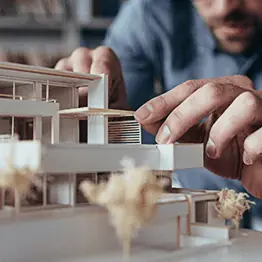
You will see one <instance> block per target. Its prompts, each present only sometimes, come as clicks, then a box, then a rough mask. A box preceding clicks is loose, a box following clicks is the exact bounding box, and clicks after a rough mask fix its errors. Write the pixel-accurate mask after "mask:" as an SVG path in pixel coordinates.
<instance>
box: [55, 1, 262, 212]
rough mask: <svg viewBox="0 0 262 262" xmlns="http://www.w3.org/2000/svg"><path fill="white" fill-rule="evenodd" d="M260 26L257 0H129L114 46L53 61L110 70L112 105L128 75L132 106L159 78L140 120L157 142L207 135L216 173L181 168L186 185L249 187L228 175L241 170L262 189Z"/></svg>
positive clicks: (111, 38)
mask: <svg viewBox="0 0 262 262" xmlns="http://www.w3.org/2000/svg"><path fill="white" fill-rule="evenodd" d="M261 32H262V3H261V0H191V1H190V0H173V1H172V0H161V1H159V0H129V1H127V3H126V4H125V5H124V7H123V8H122V10H121V11H120V13H119V15H118V17H117V18H116V20H115V22H114V23H113V25H112V26H111V28H110V30H109V31H108V35H107V37H106V39H105V45H107V46H108V47H110V48H111V49H109V48H108V47H99V48H97V49H95V50H89V49H85V48H80V49H77V50H76V51H75V52H73V54H72V55H71V56H70V57H69V58H64V59H62V60H61V61H60V62H59V63H58V64H57V66H56V68H57V69H66V70H74V71H81V72H91V73H107V74H109V77H110V83H111V87H110V101H109V102H110V106H111V107H123V106H124V105H125V104H126V98H125V97H124V94H123V89H124V82H125V85H126V91H127V99H128V102H129V105H130V106H131V107H132V108H133V109H135V110H136V109H138V108H139V107H140V106H142V105H143V104H144V103H146V102H147V101H148V100H149V99H150V98H151V97H153V96H154V81H155V80H156V79H158V80H160V82H161V84H162V86H163V89H164V90H163V91H164V92H166V93H164V94H163V95H161V96H159V97H157V98H156V99H153V100H150V101H149V102H147V103H146V104H145V105H144V106H142V107H141V108H139V110H138V111H137V112H136V118H137V120H138V121H139V122H141V124H142V125H143V127H144V129H145V130H147V131H148V132H150V133H151V134H154V135H155V134H156V141H157V142H158V143H173V142H175V141H185V142H205V143H206V144H207V146H206V154H205V167H207V168H208V169H209V170H210V171H211V172H214V173H215V174H218V175H219V176H216V175H214V174H212V173H210V172H208V171H207V170H202V169H198V170H194V171H193V170H190V171H187V170H186V171H183V172H182V171H180V172H178V180H179V182H180V183H181V184H182V186H184V187H190V188H206V189H221V188H222V187H230V188H235V189H236V190H243V188H242V186H241V183H239V182H237V181H234V180H228V179H226V180H225V179H224V178H223V177H228V178H233V179H236V178H237V179H238V180H240V181H241V182H242V185H243V186H244V188H245V189H247V190H248V191H249V192H250V193H252V194H253V195H254V196H256V197H259V198H262V184H261V183H262V181H261V178H260V172H261V170H262V169H261V166H262V162H261V153H262V139H261V137H262V129H261V126H262V125H261V123H262V106H261V105H262V100H261V97H262V95H261V92H262V91H261V92H259V91H257V90H259V89H260V90H262V54H261V51H262V45H261V41H262V37H261V36H262V34H261ZM112 50H113V51H114V52H112ZM115 54H116V55H115ZM117 57H118V58H119V60H120V63H119V61H118V59H117ZM120 64H121V65H120ZM121 68H122V71H121ZM234 75H245V76H247V77H248V78H245V77H243V76H234ZM227 76H228V77H227ZM211 78H212V79H211ZM190 79H198V80H191V81H187V80H190ZM86 92H87V90H85V89H82V90H80V93H81V94H86ZM207 116H209V119H208V121H206V122H202V124H201V125H196V124H197V123H198V122H199V121H201V120H203V119H204V118H205V117H207ZM151 142H152V140H151ZM257 203H258V206H259V204H261V203H260V201H257ZM254 210H256V211H257V210H258V207H257V208H255V209H254Z"/></svg>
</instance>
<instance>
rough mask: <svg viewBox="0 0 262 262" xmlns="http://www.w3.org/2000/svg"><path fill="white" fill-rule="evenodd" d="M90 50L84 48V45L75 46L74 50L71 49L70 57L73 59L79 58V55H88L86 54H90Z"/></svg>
mask: <svg viewBox="0 0 262 262" xmlns="http://www.w3.org/2000/svg"><path fill="white" fill-rule="evenodd" d="M90 52H91V50H90V49H88V48H86V47H78V48H76V49H75V50H74V51H73V53H72V55H71V57H72V58H73V59H74V58H76V59H77V58H79V57H88V56H90Z"/></svg>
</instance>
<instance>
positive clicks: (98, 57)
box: [55, 46, 128, 109]
mask: <svg viewBox="0 0 262 262" xmlns="http://www.w3.org/2000/svg"><path fill="white" fill-rule="evenodd" d="M55 69H58V70H67V71H73V72H81V73H90V74H107V75H108V80H109V108H116V109H127V108H128V105H127V96H126V91H125V84H124V79H123V75H122V69H121V65H120V62H119V60H118V58H117V56H116V55H115V53H114V52H113V51H112V50H111V49H110V48H108V47H105V46H100V47H98V48H96V49H94V50H90V49H88V48H82V47H81V48H78V49H76V50H75V51H74V52H73V53H72V54H71V56H70V57H66V58H63V59H61V60H60V61H58V63H57V64H56V66H55ZM87 92H88V90H87V88H86V87H83V88H80V89H79V95H80V101H79V103H80V106H81V107H82V106H86V104H87V99H86V98H87Z"/></svg>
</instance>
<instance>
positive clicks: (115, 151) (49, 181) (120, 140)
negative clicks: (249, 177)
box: [0, 63, 231, 262]
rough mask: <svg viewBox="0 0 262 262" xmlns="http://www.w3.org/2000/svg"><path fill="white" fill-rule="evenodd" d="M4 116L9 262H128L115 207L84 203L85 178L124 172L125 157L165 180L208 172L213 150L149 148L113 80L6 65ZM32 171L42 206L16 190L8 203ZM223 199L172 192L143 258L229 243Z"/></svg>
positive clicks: (0, 127) (1, 143)
mask: <svg viewBox="0 0 262 262" xmlns="http://www.w3.org/2000/svg"><path fill="white" fill-rule="evenodd" d="M83 86H88V98H87V99H88V106H87V107H85V108H78V88H79V87H83ZM0 116H1V121H0V133H1V137H0V138H1V140H0V172H2V176H3V179H2V185H1V186H2V187H3V185H5V184H6V185H7V187H6V188H4V187H3V189H2V210H1V212H0V215H1V217H0V261H12V262H16V261H19V262H31V261H39V260H40V261H71V260H70V258H72V261H78V260H77V259H75V258H76V257H77V258H79V261H94V259H98V260H97V261H104V260H103V259H106V257H107V255H106V254H111V255H112V259H114V261H118V260H119V259H121V251H120V250H121V247H120V246H119V244H118V242H117V239H116V237H115V233H114V231H113V229H112V227H111V226H110V225H109V223H108V221H107V214H106V211H105V210H103V209H101V208H99V207H96V206H93V205H88V203H86V201H84V200H83V197H81V196H80V195H79V194H80V193H79V191H78V186H79V182H80V181H82V180H84V179H89V180H92V181H94V182H99V179H100V178H101V176H102V175H107V174H110V173H111V172H121V170H122V167H121V164H120V160H121V159H122V158H123V157H129V158H132V159H133V160H134V161H135V162H136V164H137V165H138V166H139V165H146V166H148V167H149V168H150V169H151V170H153V171H154V172H155V173H156V174H158V175H163V174H165V175H171V172H172V171H174V170H177V169H185V168H196V167H202V166H203V145H200V144H174V145H142V144H141V127H140V126H139V124H138V123H137V122H136V121H135V120H134V118H133V113H132V112H130V111H121V110H111V109H108V83H107V76H105V75H88V74H80V73H73V72H63V71H57V70H52V69H46V68H35V67H29V66H24V65H16V64H9V63H0ZM81 120H86V121H87V143H80V142H79V121H81ZM25 169H26V170H27V171H30V172H31V173H34V174H36V176H37V177H38V178H39V179H40V180H41V185H42V186H41V189H42V191H41V192H42V198H41V201H40V202H38V203H37V204H36V205H28V204H27V205H25V204H24V203H23V201H22V199H21V196H20V194H19V192H18V191H17V190H16V189H15V188H11V190H14V194H15V200H14V206H13V207H10V206H7V205H6V204H5V201H4V199H5V197H6V195H5V192H6V190H10V188H8V181H9V180H7V178H8V175H9V174H11V175H13V174H14V173H15V175H20V176H21V174H22V173H23V172H24V170H25ZM10 170H11V171H12V170H15V172H13V173H12V172H11V171H10ZM22 171H23V172H22ZM19 172H20V173H19ZM11 175H10V176H11ZM0 182H1V181H0ZM10 184H11V182H10ZM216 199H217V192H207V191H203V192H192V191H185V190H182V189H181V190H177V192H176V193H172V194H166V195H163V197H162V198H161V199H160V201H159V203H158V209H157V210H158V211H157V214H156V216H155V218H154V219H153V221H152V222H151V223H150V224H149V225H148V226H147V227H145V228H143V229H142V230H141V232H140V233H139V235H138V237H137V238H136V239H135V240H134V256H136V255H137V254H139V256H140V257H139V258H138V261H142V260H143V255H146V254H147V255H150V256H156V257H157V256H158V257H159V259H160V260H159V261H162V260H161V256H162V255H165V254H166V253H168V252H170V251H176V250H179V249H181V248H190V247H194V246H202V245H206V244H207V243H209V244H210V243H219V242H221V241H222V242H223V241H226V240H228V239H229V238H230V232H231V231H230V227H228V226H226V225H225V220H221V219H218V217H217V213H216V211H215V209H214V204H215V202H216ZM7 222H8V223H7ZM7 234H8V237H6V236H7ZM3 236H4V237H3ZM36 239H37V241H36ZM11 247H12V248H13V247H14V250H13V251H14V252H11V251H10V248H11ZM29 250H30V251H29ZM110 250H111V251H110ZM156 250H157V251H156ZM168 250H169V251H168ZM101 251H103V252H101ZM119 251H120V253H119ZM107 252H109V253H107ZM103 256H105V257H103ZM137 256H138V255H137ZM81 257H82V258H81ZM68 259H69V260H68ZM81 259H83V260H81ZM99 259H100V260H99ZM139 259H142V260H139ZM156 259H157V258H156ZM105 261H107V260H105ZM143 261H145V260H143Z"/></svg>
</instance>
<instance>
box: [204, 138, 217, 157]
mask: <svg viewBox="0 0 262 262" xmlns="http://www.w3.org/2000/svg"><path fill="white" fill-rule="evenodd" d="M206 154H207V156H208V157H210V158H215V157H216V145H215V143H214V142H213V141H212V140H211V139H210V138H209V140H208V142H207V145H206Z"/></svg>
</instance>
